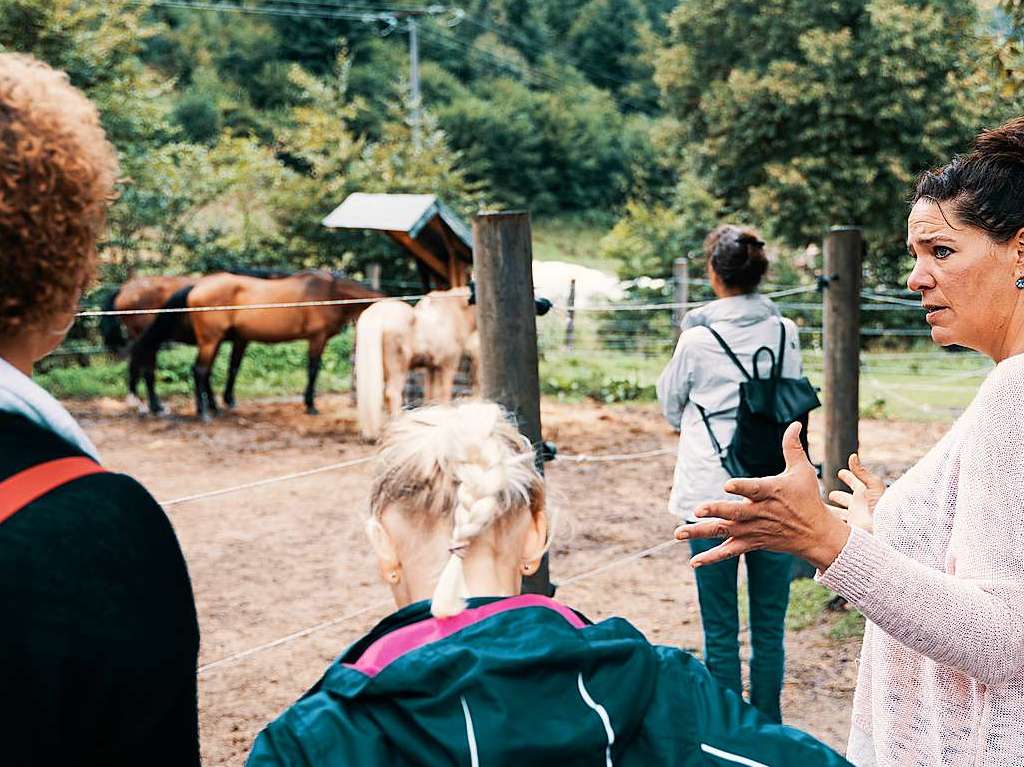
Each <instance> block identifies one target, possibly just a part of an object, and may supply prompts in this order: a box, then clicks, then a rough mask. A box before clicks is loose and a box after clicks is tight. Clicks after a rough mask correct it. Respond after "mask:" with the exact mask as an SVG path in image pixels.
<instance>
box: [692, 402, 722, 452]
mask: <svg viewBox="0 0 1024 767" xmlns="http://www.w3.org/2000/svg"><path fill="white" fill-rule="evenodd" d="M690 402H693V406H694V407H695V408H697V412H698V413H700V419H701V420H702V421H703V422H704V428H705V429H707V430H708V436H709V437H710V438H711V445H712V446H713V447H714V448H715V455H717V456H718V457H719V458H722V443H721V442H719V441H718V437H716V436H715V430H714V429H712V428H711V419H712V418H713V417H714V416H716V415H720V413H709V412H708V411H707V410H705V409H704V408H702V407H701V406H700V405H698V404H697V403H696V402H694V401H693V400H690ZM722 412H725V411H722Z"/></svg>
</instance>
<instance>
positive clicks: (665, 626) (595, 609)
mask: <svg viewBox="0 0 1024 767" xmlns="http://www.w3.org/2000/svg"><path fill="white" fill-rule="evenodd" d="M170 404H171V406H172V408H175V409H176V410H178V411H188V404H187V403H186V402H185V401H179V402H171V403H170ZM320 405H321V411H322V415H320V416H316V417H310V416H307V415H305V414H304V413H303V412H302V408H301V405H300V404H299V403H298V401H297V400H296V401H280V400H278V401H269V400H263V401H260V402H247V403H242V404H241V405H240V406H239V409H238V410H237V411H236V412H234V413H232V414H229V415H225V416H222V417H220V418H218V419H217V420H216V421H215V422H214V423H212V424H207V425H204V424H199V423H197V422H196V421H195V420H194V419H192V418H191V417H180V418H175V417H171V418H166V419H153V418H139V417H138V416H137V415H135V414H134V411H132V410H130V409H129V408H127V407H126V406H124V405H123V404H121V403H119V402H113V401H109V400H98V401H90V402H73V403H70V407H71V409H72V411H73V412H74V413H75V415H76V416H78V417H79V418H80V419H81V421H82V422H83V424H84V425H85V427H86V429H87V430H88V432H89V433H90V435H91V436H92V437H93V438H94V439H95V441H96V442H97V444H98V446H99V448H100V450H101V451H102V453H103V456H104V462H105V463H106V464H107V465H108V466H109V467H110V468H112V469H116V470H120V471H125V472H128V473H130V474H132V475H134V476H135V477H137V478H138V479H139V480H140V481H142V482H143V483H144V484H145V485H146V486H147V487H148V488H149V489H150V491H151V492H152V493H153V494H154V495H155V496H156V497H157V498H158V499H159V500H161V501H168V500H171V499H175V498H180V497H182V496H187V495H190V494H193V493H201V492H205V491H209V490H216V489H219V488H224V487H229V486H235V485H239V484H242V483H246V482H250V481H256V480H260V479H264V478H267V477H274V476H279V475H283V474H287V473H290V472H297V471H302V470H306V469H310V468H314V467H317V466H321V465H326V464H329V463H333V462H337V461H343V460H347V459H352V458H358V457H361V456H364V455H368V454H369V453H370V452H371V448H370V447H369V446H367V445H365V444H362V443H361V442H360V440H359V439H358V437H357V431H356V427H355V413H354V410H353V408H352V406H351V404H350V402H349V399H348V397H347V396H343V395H335V396H325V397H323V398H322V402H321V403H320ZM543 422H544V431H545V438H546V439H549V440H553V441H554V442H555V443H556V444H557V445H558V447H559V449H560V450H561V451H562V452H563V453H566V454H569V453H572V454H601V453H632V452H639V451H644V450H650V449H653V448H659V447H671V446H673V445H674V443H675V439H676V438H675V435H673V434H672V433H671V431H670V430H669V429H668V428H667V426H665V425H664V423H663V422H662V420H661V418H660V416H659V415H658V412H657V408H656V406H654V405H649V404H644V405H617V406H601V405H597V404H592V403H584V404H571V405H567V404H558V403H551V402H548V403H545V405H544V408H543ZM820 427H821V424H820V422H818V423H812V453H814V447H815V445H816V444H817V445H818V447H819V448H820ZM944 429H945V427H944V426H943V425H942V424H921V423H897V422H891V421H890V422H871V421H868V422H863V423H862V427H861V441H862V451H861V452H862V455H863V456H864V458H865V460H866V461H867V462H868V463H869V465H873V466H876V467H879V468H882V469H884V470H885V471H886V473H888V474H897V473H899V472H900V471H902V470H903V469H904V468H906V467H907V466H908V465H909V464H910V463H911V462H912V461H913V460H915V459H916V458H917V457H918V456H919V455H921V454H922V453H923V452H924V451H925V450H926V449H927V448H928V446H929V445H931V444H934V442H935V441H936V440H937V439H938V437H939V436H940V435H941V434H942V432H943V431H944ZM815 454H817V455H820V449H819V450H818V451H817V453H815ZM673 460H674V459H673V457H672V456H671V455H665V456H659V457H655V458H647V459H644V460H638V461H628V462H617V463H573V462H568V461H564V460H563V461H561V462H559V461H556V462H554V463H551V464H548V468H547V477H548V493H549V498H550V499H551V503H552V505H553V507H554V508H556V509H557V510H558V512H559V513H560V515H561V530H560V533H559V537H558V540H557V543H556V545H555V547H554V549H553V551H552V560H551V561H552V564H551V567H552V573H553V576H554V578H555V579H556V580H557V579H558V578H560V577H561V578H567V577H569V576H571V575H573V574H575V573H579V572H583V571H586V570H589V569H591V568H594V567H597V566H599V565H601V564H604V563H607V562H610V561H612V560H614V559H616V558H618V557H621V556H624V555H626V554H629V553H631V552H635V551H640V550H643V549H645V548H647V547H649V546H652V545H655V544H657V543H660V542H661V541H664V540H667V539H669V538H670V537H671V534H672V528H673V524H672V523H673V520H672V518H670V517H669V516H668V515H667V514H666V512H665V504H666V501H667V498H668V494H669V489H670V484H671V478H672V467H673ZM368 487H369V470H368V467H367V466H365V465H361V466H355V467H353V468H349V469H343V470H338V471H332V472H329V473H324V474H319V475H316V476H312V477H307V478H302V479H295V480H291V481H287V482H280V483H277V484H272V485H268V486H264V487H259V488H254V489H249V490H244V491H240V492H237V493H232V494H228V495H223V496H220V497H217V498H212V499H207V500H200V501H193V502H188V503H182V504H177V505H173V506H170V507H169V508H168V514H169V515H170V518H171V520H172V522H173V523H174V527H175V529H176V530H177V533H178V536H179V538H180V540H181V544H182V547H183V549H184V552H185V557H186V559H187V561H188V565H189V571H190V573H191V576H192V584H193V588H194V590H195V595H196V604H197V608H198V611H199V624H200V629H201V634H202V649H201V656H200V664H201V665H202V664H207V663H211V662H214V661H217V660H220V659H223V658H226V657H228V656H232V655H234V654H236V653H239V652H242V651H244V650H247V649H250V648H253V647H256V646H259V645H262V644H265V643H268V642H271V641H273V640H277V639H279V638H282V637H286V636H288V635H290V634H292V633H294V632H297V631H300V630H302V629H306V628H308V627H312V626H316V625H318V624H321V623H324V622H329V621H332V620H334V619H337V618H339V617H341V616H346V615H348V614H351V613H353V612H356V611H364V612H362V614H361V615H359V616H357V617H355V618H352V619H350V620H345V621H342V622H339V623H337V624H336V625H333V626H331V627H329V628H326V629H323V630H320V631H317V632H315V633H312V634H310V635H308V636H304V637H301V638H296V639H293V640H292V641H289V642H287V643H283V644H280V645H278V646H276V647H273V648H271V649H267V650H264V651H262V652H259V653H256V654H253V655H250V656H248V657H245V658H242V659H239V660H236V661H233V662H231V663H226V664H224V665H221V666H218V667H216V668H213V669H211V670H209V671H207V672H205V673H203V674H202V675H201V677H200V683H199V704H200V722H201V730H202V750H203V759H204V764H206V765H209V766H211V767H212V766H214V765H239V764H242V763H243V761H244V759H245V756H246V754H247V753H248V750H249V747H250V745H251V744H252V741H253V738H254V736H255V735H256V733H257V732H258V731H259V729H260V728H261V727H262V726H263V725H264V724H265V723H266V722H267V721H268V720H269V719H271V718H273V717H275V716H276V715H277V714H278V713H280V712H281V711H282V710H283V709H284V708H285V707H286V706H287V705H288V704H289V703H291V702H292V701H294V700H295V699H296V698H297V697H298V696H299V695H301V694H302V693H303V692H304V691H305V690H306V689H307V688H308V687H309V686H310V685H312V684H313V683H314V682H315V681H316V680H317V679H318V678H319V676H320V675H321V673H322V672H323V670H324V668H325V667H326V666H327V665H328V663H329V662H330V661H331V660H332V659H333V658H334V657H336V656H337V655H338V654H339V653H340V652H341V651H342V650H343V649H344V648H345V647H346V646H347V645H348V644H349V643H350V642H352V641H353V640H354V639H356V638H358V637H359V636H360V635H361V634H362V633H364V632H365V631H366V630H367V629H369V628H370V627H371V626H372V625H373V624H374V623H375V622H376V621H377V620H379V619H380V618H381V617H383V616H384V615H386V614H387V613H388V612H390V611H391V609H393V608H392V607H390V606H389V605H388V604H387V596H388V592H387V591H386V589H385V587H384V586H383V585H382V584H381V583H380V582H379V580H378V577H377V573H376V568H375V565H374V561H373V559H372V556H371V553H370V551H369V548H368V546H367V545H366V543H365V542H364V539H363V533H362V519H363V516H364V513H365V505H366V499H367V491H368ZM687 553H688V552H687V551H686V550H684V549H683V548H682V547H680V548H676V547H669V548H667V549H663V550H662V551H661V552H659V553H658V554H656V555H654V556H651V557H647V558H645V559H641V560H637V561H634V562H631V563H629V564H627V565H625V566H622V567H620V568H617V569H613V570H609V571H607V572H605V573H602V574H600V575H597V576H595V577H593V578H591V579H587V580H581V581H580V582H578V583H573V584H571V585H569V586H566V587H564V588H562V589H560V590H559V593H558V597H559V598H560V599H561V600H563V601H565V602H567V603H569V604H571V605H573V606H574V607H576V608H577V609H580V610H582V611H583V612H584V613H586V614H587V615H589V616H590V617H591V618H592V619H594V620H600V619H602V618H604V617H607V616H610V615H623V616H625V617H627V618H629V619H630V620H631V621H632V622H633V623H634V624H636V625H637V626H638V627H639V628H640V629H641V630H642V631H644V632H645V633H646V634H647V636H649V637H650V638H651V639H652V640H653V641H655V642H660V643H666V644H674V645H678V646H680V647H683V648H686V649H689V650H693V651H696V650H698V649H699V648H700V645H701V633H700V617H699V613H698V610H697V594H696V590H695V587H694V583H693V576H692V574H691V571H690V570H689V568H688V567H686V565H685V563H686V558H687ZM858 649H859V643H858V642H857V641H856V640H851V641H847V642H842V643H837V642H834V641H832V640H830V639H829V638H828V637H827V632H826V630H825V627H824V626H811V627H810V628H807V629H804V630H802V631H800V632H791V633H790V635H789V637H788V666H787V676H786V680H787V681H786V689H785V693H784V698H783V712H784V717H785V719H786V721H787V722H788V723H789V724H793V725H795V726H797V727H800V728H802V729H805V730H807V731H809V732H811V733H813V734H814V735H816V736H817V737H819V738H822V739H823V740H825V741H827V742H828V743H830V744H831V745H833V746H835V747H837V748H839V749H842V748H843V747H844V745H845V740H846V735H847V729H848V718H849V710H850V704H851V699H852V691H853V685H854V681H855V674H856V658H857V652H858Z"/></svg>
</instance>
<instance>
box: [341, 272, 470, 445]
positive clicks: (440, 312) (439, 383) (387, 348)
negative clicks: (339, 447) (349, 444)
mask: <svg viewBox="0 0 1024 767" xmlns="http://www.w3.org/2000/svg"><path fill="white" fill-rule="evenodd" d="M466 354H468V355H469V357H470V362H471V363H472V364H471V368H472V369H473V370H474V371H475V368H476V359H477V357H478V355H479V336H478V334H477V332H476V307H475V306H473V305H472V304H470V303H469V289H468V288H453V289H451V290H443V291H440V290H435V291H433V292H432V293H430V294H429V295H427V297H426V298H424V299H423V300H422V301H420V302H419V303H418V304H417V305H416V307H415V308H413V307H411V306H409V305H408V304H406V303H403V302H401V301H381V302H379V303H377V304H374V305H373V306H371V307H370V308H369V309H367V310H366V312H364V313H363V315H362V316H361V317H360V318H359V321H358V322H357V323H356V397H357V400H358V410H359V428H360V430H361V431H362V434H363V436H364V437H365V438H366V439H370V440H373V439H376V438H377V437H378V436H379V435H380V431H381V428H382V426H383V420H384V418H383V416H384V411H385V410H386V411H387V413H388V415H390V416H392V417H393V416H395V415H396V414H397V413H398V411H399V410H401V409H402V390H403V389H404V387H405V379H406V377H407V376H408V374H409V371H410V370H411V369H412V368H417V367H422V368H426V371H427V376H426V391H425V392H424V395H425V397H426V399H427V400H430V401H435V402H448V401H450V400H451V398H452V392H453V389H454V384H455V374H456V372H457V371H458V368H459V363H460V362H461V361H462V357H463V355H466Z"/></svg>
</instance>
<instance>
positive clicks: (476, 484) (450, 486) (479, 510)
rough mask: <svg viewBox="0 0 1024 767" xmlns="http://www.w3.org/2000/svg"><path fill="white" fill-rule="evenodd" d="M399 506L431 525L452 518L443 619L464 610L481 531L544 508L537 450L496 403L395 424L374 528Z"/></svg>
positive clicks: (446, 408)
mask: <svg viewBox="0 0 1024 767" xmlns="http://www.w3.org/2000/svg"><path fill="white" fill-rule="evenodd" d="M393 504H394V505H397V506H398V507H399V508H400V509H401V510H402V511H403V512H404V513H406V514H422V515H425V516H426V517H427V518H428V520H429V521H430V522H431V523H440V522H442V521H447V520H450V524H451V528H452V533H451V541H450V545H449V549H448V550H449V552H450V556H449V557H448V562H447V563H446V564H445V567H444V569H443V570H442V572H441V577H440V579H439V580H438V583H437V587H436V588H435V590H434V596H433V600H432V603H431V612H432V613H433V614H434V615H435V616H436V617H439V618H440V617H447V616H451V615H456V614H458V613H459V612H461V611H462V610H463V609H464V608H465V606H466V603H465V596H466V594H467V586H466V579H465V574H464V572H463V567H462V560H463V558H464V557H465V556H466V552H467V551H468V550H469V549H470V548H471V547H472V546H473V542H474V540H475V539H476V538H477V536H479V535H480V533H481V532H483V531H484V530H486V529H487V528H488V527H490V526H491V525H493V524H495V523H497V522H499V521H500V520H501V519H502V518H503V517H506V516H507V515H508V514H509V513H510V512H513V511H516V510H529V511H530V512H531V513H533V514H538V513H542V512H543V510H544V484H543V480H542V479H541V476H540V474H539V473H538V471H537V469H536V467H535V465H534V453H533V448H532V447H531V446H530V444H529V442H528V441H527V440H526V438H525V437H523V436H522V435H520V434H519V432H518V431H517V430H516V428H515V427H514V426H513V425H512V424H511V423H509V421H508V420H507V419H506V417H505V414H504V412H503V411H502V409H501V408H500V407H498V406H497V405H495V404H494V403H492V402H465V403H462V404H458V405H438V406H432V407H424V408H420V409H418V410H412V411H409V412H407V413H403V414H402V415H400V416H399V417H398V418H396V419H394V420H393V421H392V422H391V424H390V426H389V427H388V429H387V431H386V433H385V436H384V441H383V447H382V449H381V452H380V455H379V458H378V471H377V476H376V479H375V480H374V483H373V490H372V493H371V496H370V513H371V520H370V521H371V524H376V523H379V520H380V517H381V515H382V514H383V512H384V509H385V508H387V507H389V506H391V505H393Z"/></svg>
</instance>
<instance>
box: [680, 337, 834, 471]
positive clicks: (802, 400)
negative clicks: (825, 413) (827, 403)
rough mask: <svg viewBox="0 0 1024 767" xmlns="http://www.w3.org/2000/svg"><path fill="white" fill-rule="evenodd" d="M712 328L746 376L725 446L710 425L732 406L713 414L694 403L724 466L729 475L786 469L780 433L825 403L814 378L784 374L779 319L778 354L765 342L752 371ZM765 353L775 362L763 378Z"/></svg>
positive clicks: (721, 344) (756, 355) (723, 348)
mask: <svg viewBox="0 0 1024 767" xmlns="http://www.w3.org/2000/svg"><path fill="white" fill-rule="evenodd" d="M708 330H710V331H711V335H713V336H714V337H715V340H716V341H718V343H719V345H720V346H721V347H722V350H723V351H724V352H725V353H726V355H727V356H728V357H729V359H731V360H732V361H733V364H734V365H736V367H738V368H739V369H740V372H742V373H743V377H744V378H745V379H746V380H745V381H743V382H741V383H740V404H739V407H738V408H737V410H736V431H735V433H734V434H733V435H732V441H731V442H730V443H729V445H728V446H727V447H726V448H725V449H723V448H722V445H721V444H720V443H719V442H718V438H717V437H716V436H715V432H714V431H713V430H712V429H711V419H712V418H714V417H716V416H721V415H726V414H728V413H731V410H720V411H718V412H716V413H709V412H707V411H706V410H705V409H704V408H702V407H701V406H700V405H698V404H697V403H696V402H694V403H693V404H694V406H696V408H697V410H698V411H699V412H700V417H701V419H703V421H704V426H705V427H706V428H707V430H708V435H709V436H710V437H711V444H712V445H714V447H715V451H716V452H717V453H718V457H719V459H721V461H722V466H723V467H725V470H726V471H727V472H728V473H729V476H731V477H769V476H771V475H773V474H778V473H780V472H781V471H782V470H783V469H785V468H786V461H785V459H784V458H783V457H782V435H783V434H784V433H785V431H786V428H787V427H788V426H789V425H790V424H791V423H793V422H794V421H799V420H801V419H803V418H804V416H806V415H807V414H808V413H810V412H811V411H812V410H814V409H815V408H817V407H821V402H820V401H819V400H818V394H817V392H816V391H815V389H814V386H812V385H811V382H810V381H808V380H807V379H806V378H783V377H782V360H783V358H784V357H785V353H786V326H785V325H784V324H783V323H782V322H781V321H780V322H779V354H778V357H776V356H775V353H774V352H773V351H772V350H771V349H770V348H769V347H767V346H762V347H761V348H760V349H758V350H757V351H756V352H754V359H753V362H752V364H753V366H754V374H753V375H751V374H750V373H748V372H747V369H746V368H744V367H743V363H742V362H740V361H739V358H738V357H737V356H736V355H735V354H734V353H733V350H732V349H730V348H729V345H728V344H727V343H726V342H725V339H723V338H722V337H721V336H720V335H719V334H718V333H717V332H715V330H714V328H712V327H710V326H709V327H708ZM764 352H767V354H768V356H769V358H770V359H771V363H772V367H771V373H770V374H769V376H768V377H767V378H761V377H760V374H759V372H758V369H757V361H758V359H759V358H760V357H761V354H762V353H764ZM805 431H806V429H805Z"/></svg>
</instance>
